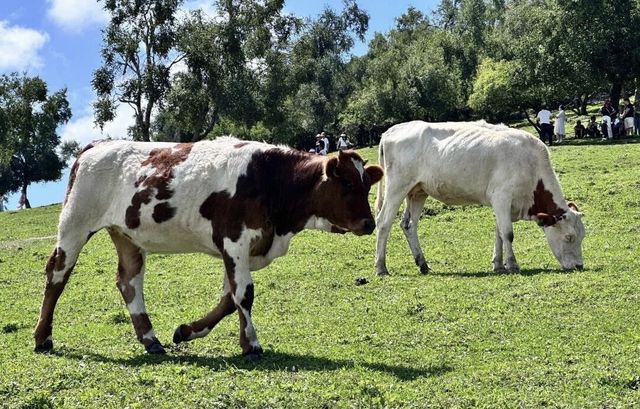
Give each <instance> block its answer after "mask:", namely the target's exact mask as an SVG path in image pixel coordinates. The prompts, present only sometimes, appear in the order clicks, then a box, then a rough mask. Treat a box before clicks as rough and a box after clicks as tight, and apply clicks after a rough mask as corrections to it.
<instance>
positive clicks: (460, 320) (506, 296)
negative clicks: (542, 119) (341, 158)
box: [0, 143, 640, 408]
mask: <svg viewBox="0 0 640 409" xmlns="http://www.w3.org/2000/svg"><path fill="white" fill-rule="evenodd" d="M360 153H361V154H362V155H363V156H364V157H365V158H366V159H369V160H371V161H372V162H376V155H377V149H375V148H374V149H364V150H361V151H360ZM551 157H552V161H553V163H554V165H555V169H556V171H557V172H558V174H559V177H560V181H561V182H562V185H563V188H564V192H565V194H566V196H567V197H568V198H569V199H572V200H575V201H576V202H577V203H578V206H579V207H580V209H581V211H583V212H584V214H585V215H584V221H585V225H586V228H587V237H586V240H585V241H584V259H585V270H584V271H582V272H565V271H562V270H560V269H559V266H558V264H557V261H556V260H555V259H554V258H553V256H552V255H551V252H550V251H549V249H548V246H547V244H546V242H545V239H544V236H543V234H542V232H541V231H540V229H539V228H538V227H537V226H536V225H535V224H534V223H530V222H521V223H516V225H515V226H514V227H515V242H514V246H515V251H516V255H517V256H518V259H519V261H520V264H521V266H522V269H523V271H522V273H520V274H494V273H493V272H492V271H491V251H492V248H493V240H494V223H495V220H494V217H493V215H492V213H491V211H490V209H488V208H483V207H475V206H471V207H448V206H443V205H441V204H440V203H438V202H436V201H433V200H429V201H428V202H427V205H426V209H425V212H424V215H423V217H422V220H421V221H420V225H419V235H420V238H421V240H422V243H423V246H424V249H425V253H426V256H427V258H428V260H429V261H430V264H431V266H432V267H433V268H434V269H435V272H434V273H432V274H428V275H420V274H419V273H418V269H417V267H416V266H415V264H414V262H413V259H412V257H411V255H410V252H409V250H408V248H407V245H406V241H405V239H404V236H403V233H402V231H401V229H400V228H399V227H398V226H397V224H396V225H394V227H393V229H392V232H391V240H390V242H389V253H388V258H387V261H388V264H389V267H390V269H391V272H392V275H391V276H390V277H386V278H384V279H379V278H377V277H375V276H374V268H373V252H374V248H375V238H374V237H373V236H364V237H355V236H353V235H334V234H329V233H323V232H314V231H305V232H302V233H301V234H299V235H298V236H296V237H295V238H294V239H293V241H292V243H291V248H290V250H289V254H287V255H286V256H285V257H282V258H279V259H277V260H276V261H274V263H273V264H272V265H271V266H269V267H268V268H266V269H264V270H261V271H260V272H256V273H255V274H254V276H253V277H254V281H255V289H256V299H255V303H254V308H253V316H254V322H255V323H256V326H257V331H258V335H259V336H260V339H261V342H262V344H263V346H264V347H265V350H266V352H265V355H264V357H263V359H262V360H261V361H260V362H258V363H255V364H254V363H248V362H245V361H244V360H243V358H242V357H241V356H240V349H239V346H238V319H237V317H236V316H230V317H228V318H226V319H225V320H223V321H222V322H221V323H220V324H219V325H218V326H217V327H216V328H215V329H214V330H213V331H212V332H211V333H210V334H209V335H208V336H207V337H206V338H203V339H199V340H196V341H193V342H191V343H187V344H181V345H180V346H173V345H170V344H169V345H170V346H169V348H168V354H167V355H166V356H160V357H158V356H150V355H146V354H144V352H143V351H144V350H143V348H142V346H140V344H139V343H138V342H137V340H136V337H135V334H134V332H133V329H132V326H131V323H130V322H129V319H128V317H127V313H126V306H125V304H124V302H123V301H122V298H121V296H120V294H119V292H118V290H117V289H116V287H115V285H114V279H113V275H114V274H115V271H116V269H117V256H116V254H115V250H114V248H113V245H112V243H111V242H110V239H109V236H108V234H107V233H106V232H104V231H102V232H99V233H97V234H96V235H95V236H93V238H92V239H91V241H90V242H89V243H88V245H87V246H86V247H85V248H84V249H83V251H82V254H81V255H80V258H79V260H78V263H77V265H76V269H75V273H74V274H73V275H72V277H71V280H70V282H69V284H68V285H67V288H66V290H65V293H64V294H63V295H62V297H61V299H60V302H59V303H58V308H57V311H56V318H55V321H54V340H55V342H56V345H55V348H56V349H55V350H54V352H53V353H52V354H50V355H39V354H34V353H33V352H32V348H33V339H32V334H31V331H32V328H33V326H34V325H35V323H36V320H37V316H38V311H39V308H40V301H41V296H42V286H43V282H44V277H43V270H44V265H45V264H46V262H47V258H48V256H49V255H50V254H51V250H52V249H53V246H54V244H55V237H54V235H55V233H56V224H57V217H58V214H59V211H60V207H59V206H50V207H44V208H39V209H34V210H29V211H24V212H8V213H3V214H0V226H3V228H2V229H0V283H2V284H1V285H0V300H3V302H2V303H0V400H1V401H2V405H5V406H7V407H10V408H13V407H28V406H29V405H31V406H33V407H42V406H44V407H46V406H51V407H69V408H76V407H77V408H85V407H157V408H176V407H213V408H216V407H219V408H227V407H244V408H266V407H275V408H280V407H286V408H343V407H344V408H353V407H354V408H365V407H367V408H369V407H391V408H399V407H411V408H413V407H416V408H421V407H445V408H453V407H461V408H467V407H482V408H494V407H526V408H534V407H561V408H604V407H607V408H624V407H629V408H632V407H637V406H638V404H639V403H640V396H639V395H638V375H639V373H638V368H640V355H639V354H638V343H639V341H640V338H639V336H638V332H637V328H639V327H640V316H638V314H637V313H636V311H637V307H638V290H637V281H638V277H637V272H638V270H639V269H640V261H639V259H638V257H637V254H638V253H639V252H640V247H639V246H640V244H639V243H638V241H637V240H633V237H636V236H637V234H638V232H640V206H639V204H640V203H639V202H638V197H639V196H638V191H639V189H640V186H639V185H638V181H639V180H640V144H637V143H634V144H604V145H600V146H598V145H585V146H561V147H553V148H552V149H551ZM374 194H375V192H372V194H371V197H370V199H371V200H372V201H373V197H374ZM147 261H148V266H147V269H146V271H147V274H146V275H147V277H146V282H145V295H146V301H147V306H148V311H149V315H150V317H151V319H152V320H153V323H154V327H155V330H156V332H157V333H158V336H159V337H160V339H161V340H163V341H164V342H166V343H168V342H169V340H170V339H171V334H172V333H173V330H174V329H175V328H176V326H177V325H179V324H181V323H184V322H189V321H190V320H193V319H196V318H199V317H200V316H202V315H204V314H205V313H206V312H208V311H210V309H211V307H212V303H215V300H217V298H218V297H219V295H220V290H221V282H222V273H221V271H222V268H223V266H222V263H221V262H220V261H219V260H212V259H211V258H210V257H207V256H204V255H150V256H149V257H148V258H147ZM358 277H365V278H367V279H368V281H369V283H368V284H366V285H361V286H356V285H354V280H355V279H356V278H358ZM3 328H5V329H7V328H8V329H9V331H2V329H3Z"/></svg>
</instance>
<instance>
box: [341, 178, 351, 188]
mask: <svg viewBox="0 0 640 409" xmlns="http://www.w3.org/2000/svg"><path fill="white" fill-rule="evenodd" d="M342 186H344V188H345V189H346V190H351V189H353V183H351V182H349V181H348V180H345V181H344V182H342Z"/></svg>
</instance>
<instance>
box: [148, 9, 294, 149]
mask: <svg viewBox="0 0 640 409" xmlns="http://www.w3.org/2000/svg"><path fill="white" fill-rule="evenodd" d="M216 5H217V11H218V15H217V16H216V17H215V18H209V17H207V16H205V15H203V13H201V12H200V11H196V12H193V13H192V14H191V15H190V17H189V18H188V19H187V20H186V21H185V24H184V26H183V27H182V29H181V31H180V37H179V42H178V45H177V47H178V49H179V50H180V52H181V53H183V55H184V56H185V63H186V65H187V67H188V70H187V71H186V72H181V73H178V74H177V75H176V76H175V78H174V81H173V88H172V90H171V92H170V93H169V94H168V96H167V100H166V103H165V104H164V105H163V107H162V109H161V111H160V114H159V115H158V123H157V126H156V131H157V132H158V137H159V138H160V139H164V140H180V141H197V140H200V139H203V138H205V137H207V135H208V134H209V132H211V130H212V129H213V127H214V126H216V125H217V124H219V122H220V121H221V119H226V120H228V121H232V122H236V123H238V124H239V125H242V126H244V127H247V128H250V127H252V126H253V125H255V124H256V123H258V122H259V121H261V120H262V119H264V120H266V121H267V122H268V123H269V125H270V126H275V125H276V124H277V123H278V122H282V118H281V115H279V114H278V111H277V108H278V107H281V106H282V101H283V99H284V97H285V95H286V94H287V88H286V81H284V80H283V79H284V78H286V77H287V72H286V65H285V57H284V55H285V54H284V52H283V50H284V49H285V48H286V47H287V46H288V40H289V37H290V36H291V35H292V34H293V33H294V32H296V30H297V28H298V27H299V25H300V20H299V19H297V18H295V17H293V16H290V15H285V14H283V12H282V8H283V6H284V1H283V0H251V1H249V0H243V1H240V0H220V1H218V2H216ZM228 121H227V122H228Z"/></svg>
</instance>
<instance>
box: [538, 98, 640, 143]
mask: <svg viewBox="0 0 640 409" xmlns="http://www.w3.org/2000/svg"><path fill="white" fill-rule="evenodd" d="M599 113H600V119H599V120H598V118H597V116H596V115H591V118H590V119H589V122H588V123H587V124H586V125H584V124H582V121H580V120H577V121H576V124H575V126H574V127H573V132H574V137H575V138H578V139H580V138H601V140H603V141H605V140H610V139H617V138H624V137H632V136H637V135H640V109H636V108H635V107H634V106H633V104H631V101H630V100H629V98H625V99H624V105H623V107H622V109H621V112H618V111H617V110H616V109H615V108H614V107H613V105H612V104H611V100H609V99H606V100H605V101H604V104H603V105H602V107H601V108H600V111H599ZM551 117H552V114H551V112H550V111H549V110H548V109H547V107H543V108H542V109H541V110H540V111H539V112H538V114H537V116H536V122H537V124H538V125H539V127H540V131H539V132H540V139H541V140H542V141H543V142H545V143H548V144H549V145H553V143H554V142H555V143H562V142H563V141H564V138H565V136H566V130H565V128H566V127H565V125H566V123H567V115H566V113H565V111H564V107H563V106H562V105H560V106H559V107H558V112H557V113H556V114H555V117H554V121H553V122H552V120H551Z"/></svg>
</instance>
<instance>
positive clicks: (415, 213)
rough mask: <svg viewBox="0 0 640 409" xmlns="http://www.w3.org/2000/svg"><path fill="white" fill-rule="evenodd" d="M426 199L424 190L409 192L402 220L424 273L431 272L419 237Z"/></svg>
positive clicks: (414, 255)
mask: <svg viewBox="0 0 640 409" xmlns="http://www.w3.org/2000/svg"><path fill="white" fill-rule="evenodd" d="M425 200H427V195H426V194H425V193H424V192H422V191H417V192H416V191H414V192H411V193H409V195H408V196H407V199H406V208H405V211H404V215H403V216H402V221H401V222H400V226H401V227H402V231H403V232H404V235H405V237H406V238H407V242H409V248H411V253H412V254H413V259H414V260H415V262H416V265H417V266H418V267H419V268H420V272H421V273H422V274H427V273H428V272H429V266H428V265H427V261H426V260H425V258H424V254H423V253H422V248H421V247H420V240H419V238H418V221H419V220H420V214H421V213H422V208H423V206H424V202H425Z"/></svg>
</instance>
